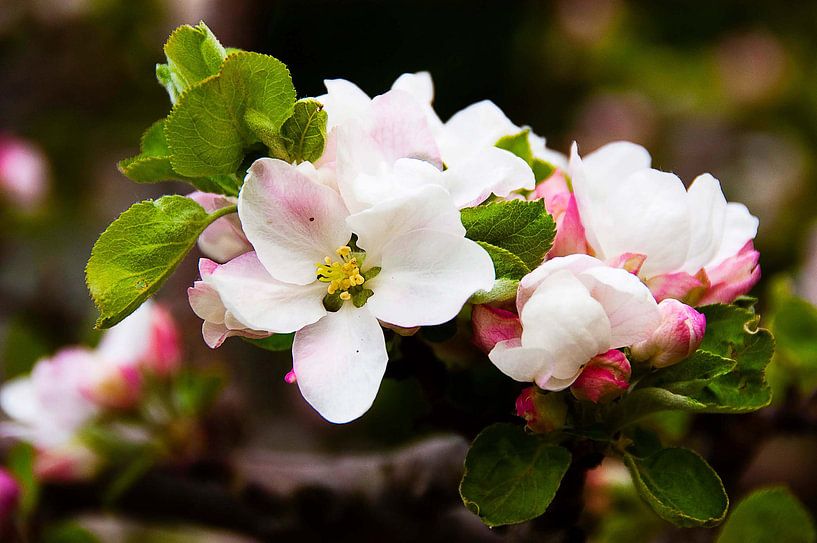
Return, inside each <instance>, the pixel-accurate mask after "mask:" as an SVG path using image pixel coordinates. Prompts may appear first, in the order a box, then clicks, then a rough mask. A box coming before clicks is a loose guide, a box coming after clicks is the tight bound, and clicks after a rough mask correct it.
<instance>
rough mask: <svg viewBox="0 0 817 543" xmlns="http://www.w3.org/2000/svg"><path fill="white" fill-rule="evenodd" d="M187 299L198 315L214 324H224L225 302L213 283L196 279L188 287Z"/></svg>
mask: <svg viewBox="0 0 817 543" xmlns="http://www.w3.org/2000/svg"><path fill="white" fill-rule="evenodd" d="M187 299H188V301H189V302H190V307H191V308H192V309H193V313H195V314H196V316H197V317H199V318H200V319H202V320H203V321H205V322H210V323H212V324H219V325H223V324H224V313H225V312H226V311H227V310H226V309H225V308H224V303H223V302H222V301H221V296H219V295H218V291H216V289H215V287H213V285H210V284H208V283H207V282H206V281H196V282H195V283H193V286H192V287H190V288H188V289H187Z"/></svg>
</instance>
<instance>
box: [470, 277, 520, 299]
mask: <svg viewBox="0 0 817 543" xmlns="http://www.w3.org/2000/svg"><path fill="white" fill-rule="evenodd" d="M517 290H519V281H517V280H516V279H497V280H496V281H494V288H492V289H491V290H490V291H489V292H485V291H484V290H480V291H478V292H475V293H474V294H473V296H471V298H470V299H469V300H468V301H469V302H471V303H472V304H490V303H494V302H507V301H509V300H513V299H514V298H516V291H517Z"/></svg>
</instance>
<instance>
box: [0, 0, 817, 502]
mask: <svg viewBox="0 0 817 543" xmlns="http://www.w3.org/2000/svg"><path fill="white" fill-rule="evenodd" d="M199 20H204V21H205V22H206V23H207V24H208V25H209V26H210V28H211V29H212V30H213V32H214V33H215V34H216V35H217V36H218V37H219V39H220V40H221V41H222V43H224V44H225V45H230V46H235V47H240V48H244V49H251V50H255V51H260V52H264V53H269V54H272V55H274V56H276V57H277V58H279V59H280V60H282V61H283V62H285V63H286V64H287V65H288V66H289V68H290V70H291V72H292V75H293V80H294V82H295V86H296V88H297V89H298V93H299V95H300V96H310V95H318V94H321V93H322V92H323V85H322V80H323V79H324V78H338V77H342V78H346V79H349V80H351V81H353V82H355V83H357V84H358V85H359V86H360V87H361V88H362V89H363V90H365V91H366V92H367V93H369V94H370V95H374V94H379V93H381V92H384V91H385V90H387V89H388V88H389V86H390V85H391V83H392V81H393V80H394V79H395V78H396V77H397V76H398V75H400V74H401V73H403V72H412V71H419V70H428V71H430V72H431V74H432V76H433V78H434V82H435V86H436V100H435V107H436V109H437V111H438V112H439V114H440V116H441V117H442V118H443V119H447V118H448V117H449V116H450V115H451V114H453V113H454V112H456V111H458V110H459V109H461V108H463V107H465V106H467V105H469V104H471V103H473V102H475V101H478V100H482V99H486V98H487V99H491V100H493V101H494V102H496V103H497V104H498V105H499V106H500V107H501V108H502V109H503V110H504V111H505V112H506V114H507V115H508V116H509V117H510V118H511V120H512V121H514V122H515V123H517V124H526V125H530V126H532V127H533V129H534V131H535V132H536V133H538V134H541V135H544V136H545V137H546V138H547V140H548V146H549V147H551V148H554V149H556V150H559V151H561V152H567V151H568V149H569V146H570V144H571V142H573V141H574V140H575V141H578V142H579V146H580V149H581V151H582V152H583V153H587V152H589V151H591V150H593V149H595V148H597V147H599V146H600V145H602V144H604V143H606V142H609V141H614V140H618V139H627V140H631V141H635V142H637V143H640V144H642V145H644V146H646V147H647V148H648V149H649V150H650V151H651V152H652V154H653V157H654V162H655V165H656V167H658V168H660V169H663V170H668V171H674V172H676V173H677V174H679V175H680V176H681V177H682V179H684V181H685V182H690V181H691V180H692V179H693V178H694V177H695V176H696V175H698V174H699V173H703V172H711V173H712V174H713V175H715V176H716V177H717V178H719V179H720V181H721V183H722V184H723V187H724V191H725V193H726V195H727V198H728V199H729V200H733V201H741V202H744V203H746V204H747V205H748V207H749V209H750V210H751V211H752V213H753V214H755V215H757V216H758V217H759V218H760V221H761V222H760V232H759V235H758V239H757V242H756V247H757V248H758V249H759V250H760V252H761V255H762V256H761V265H762V268H763V273H764V280H763V281H762V282H761V283H760V284H759V285H758V287H756V291H755V294H760V293H763V292H764V291H765V290H766V289H767V285H768V281H767V280H768V278H771V277H773V276H775V275H777V274H779V273H789V274H791V275H796V274H797V273H798V270H799V268H800V266H801V263H802V262H805V261H807V257H808V256H809V253H808V251H809V249H808V247H809V240H810V238H811V233H810V232H811V223H812V222H813V221H814V220H815V203H817V190H815V189H817V179H816V178H815V175H816V172H815V166H816V165H815V160H814V158H813V157H814V150H815V149H817V55H815V54H814V52H815V51H817V2H798V3H791V4H789V5H787V6H786V7H785V8H783V7H781V5H780V3H779V2H774V1H771V0H766V1H748V2H747V1H738V0H728V1H716V2H713V1H711V0H708V1H684V2H681V1H674V0H671V1H666V2H651V1H646V0H642V1H637V0H611V1H605V0H561V1H557V2H535V1H514V2H508V1H476V0H471V1H442V0H437V1H433V0H420V1H413V2H409V1H406V0H395V1H376V0H367V1H361V0H345V1H338V0H302V1H295V0H290V1H272V0H270V1H252V0H229V1H227V0H178V1H170V0H168V1H160V0H151V1H139V2H135V1H129V0H128V1H125V0H121V1H117V0H0V67H2V69H0V134H5V135H10V136H14V137H17V138H23V139H25V140H28V141H29V142H31V143H32V144H33V145H35V146H37V147H39V148H40V149H41V150H42V152H43V153H44V156H45V157H46V159H47V162H48V167H49V185H48V190H47V192H46V193H45V194H44V196H43V199H42V201H41V202H40V203H39V205H37V206H34V207H33V208H32V209H26V210H23V209H21V208H20V207H19V206H16V205H15V203H14V199H13V197H11V196H9V195H8V194H6V195H5V196H3V195H2V194H0V199H2V200H0V202H2V203H0V361H2V370H3V373H4V374H5V376H6V377H8V376H10V375H14V374H15V373H17V372H19V371H22V370H24V369H25V368H26V367H27V366H28V365H30V364H31V362H33V361H34V360H35V359H36V358H37V357H38V356H39V355H41V354H45V353H48V352H53V351H54V350H55V349H56V348H58V347H60V346H62V345H65V344H68V343H77V342H83V341H92V340H93V332H92V331H91V327H92V323H93V320H94V318H95V312H94V309H93V306H92V304H91V302H90V299H89V297H88V294H87V291H86V289H85V285H84V277H83V270H84V265H85V262H86V260H87V258H88V256H89V253H90V249H91V246H92V245H93V242H94V241H95V239H96V237H97V236H98V234H99V233H100V232H101V231H102V230H103V229H104V228H105V226H107V224H108V223H109V222H110V221H111V220H113V219H114V218H115V217H116V216H117V215H118V214H119V213H120V212H121V211H122V210H124V209H126V208H127V207H128V206H129V205H130V204H131V203H132V202H134V201H138V200H141V199H146V198H151V197H155V196H158V195H160V194H164V193H169V192H179V193H182V194H184V193H187V192H189V187H187V186H185V185H175V184H163V185H138V184H135V183H132V182H130V181H129V180H127V179H126V178H125V177H124V176H122V175H121V174H120V173H119V172H118V171H117V170H116V166H115V165H116V161H117V160H119V159H121V158H124V157H127V156H131V155H134V154H135V153H136V151H137V147H138V141H139V136H140V134H141V132H142V131H143V130H144V129H145V128H146V127H147V126H149V125H150V124H151V123H152V122H153V121H154V120H156V119H158V118H160V117H163V116H164V115H165V114H166V113H167V111H168V110H169V107H170V104H169V101H168V99H167V95H166V93H165V91H164V89H162V88H161V87H160V86H159V85H158V84H157V83H156V81H155V78H154V75H153V74H154V66H155V64H156V63H157V62H160V61H161V60H162V59H163V54H162V44H163V43H164V40H165V39H166V37H167V35H168V34H169V32H170V31H171V30H172V29H173V28H174V27H176V26H178V25H179V24H184V23H196V22H198V21H199ZM812 250H814V251H817V248H813V249H812ZM197 257H198V255H196V254H194V255H192V256H191V257H189V258H188V262H187V263H185V264H183V265H182V266H181V267H180V268H179V271H178V272H177V273H176V274H175V275H174V277H173V278H172V279H171V281H170V282H168V284H167V285H166V286H165V287H164V288H163V290H162V292H161V293H160V296H159V297H160V298H161V299H162V300H163V301H164V302H165V303H167V304H168V305H169V306H170V307H171V309H172V311H173V313H174V316H175V317H176V318H177V319H178V320H179V321H180V322H181V323H182V328H183V331H184V335H185V342H186V347H187V352H188V353H189V355H190V356H189V358H191V359H192V360H195V361H197V362H199V363H211V362H212V361H214V360H215V361H221V362H223V363H225V364H226V365H228V366H229V367H230V368H231V370H232V372H233V374H234V376H235V380H236V386H235V388H234V390H233V391H232V394H231V395H230V398H232V401H234V402H235V403H237V404H240V405H241V406H243V412H245V413H247V416H246V420H247V424H246V427H247V438H248V440H249V443H251V444H254V445H256V446H259V447H265V448H274V449H278V450H281V449H283V450H323V449H339V448H344V449H350V448H351V449H368V448H371V447H373V446H379V445H384V444H394V443H398V442H401V441H403V440H405V439H407V438H408V437H409V436H411V435H414V434H413V432H415V429H416V426H417V425H416V424H415V423H416V420H417V419H421V418H422V414H423V411H424V408H423V405H422V401H423V400H422V399H421V398H420V393H419V391H418V390H417V387H416V385H415V384H413V383H411V382H406V381H402V382H392V381H387V382H386V383H385V384H384V387H385V390H384V391H383V393H382V394H381V395H380V397H379V399H378V403H377V404H376V406H375V409H374V410H373V411H372V412H371V413H369V414H368V415H367V416H366V417H364V418H363V419H362V420H361V421H360V422H359V423H356V424H354V425H350V426H347V427H334V426H331V425H328V424H326V423H325V422H324V421H322V420H321V419H320V418H319V417H318V416H317V415H315V414H314V413H312V411H311V410H310V409H309V407H308V406H306V404H305V403H304V402H303V401H302V400H301V398H300V395H299V394H298V392H297V389H296V388H295V387H290V386H287V385H285V384H284V383H283V375H284V374H285V373H286V372H287V371H288V370H289V366H288V360H287V357H285V356H276V355H272V354H270V353H266V352H263V351H260V350H257V349H253V348H251V347H250V346H249V345H246V344H244V343H243V342H241V341H239V340H236V339H234V340H231V341H228V342H227V344H226V345H225V346H224V347H222V348H221V349H219V350H218V351H215V352H211V351H209V349H207V347H206V346H205V345H204V343H203V341H202V340H201V338H200V334H199V327H200V321H199V319H198V318H196V317H195V316H194V315H193V313H192V311H191V310H190V309H189V306H188V304H187V298H186V294H185V289H186V287H187V286H189V285H190V284H192V282H193V280H194V279H195V276H196V266H195V259H196V258H197ZM815 268H817V266H815ZM814 273H815V272H812V273H811V274H809V273H806V274H804V275H801V276H800V283H801V292H803V293H804V295H808V294H809V293H812V295H814V296H817V277H814V276H813V275H814ZM392 371H395V370H392ZM396 371H398V372H399V367H398V368H397V370H396ZM247 406H250V408H247ZM812 494H813V492H812ZM811 498H812V499H814V496H811Z"/></svg>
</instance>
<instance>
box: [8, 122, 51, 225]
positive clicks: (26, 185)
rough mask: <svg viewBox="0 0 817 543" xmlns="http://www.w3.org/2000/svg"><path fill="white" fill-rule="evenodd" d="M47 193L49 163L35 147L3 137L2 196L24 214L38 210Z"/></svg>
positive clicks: (21, 140) (19, 140) (9, 137)
mask: <svg viewBox="0 0 817 543" xmlns="http://www.w3.org/2000/svg"><path fill="white" fill-rule="evenodd" d="M47 190H48V161H47V159H46V157H45V155H44V154H43V152H42V151H41V150H40V149H39V148H38V147H36V146H35V145H33V144H32V143H30V142H28V141H25V140H23V139H20V138H16V137H13V136H3V135H0V195H4V196H5V197H6V198H7V199H8V200H9V201H10V202H11V203H13V204H14V205H17V206H19V207H20V208H21V209H23V210H24V211H32V210H33V209H35V208H37V207H38V206H39V205H40V204H41V203H42V201H43V199H44V198H45V196H46V191H47Z"/></svg>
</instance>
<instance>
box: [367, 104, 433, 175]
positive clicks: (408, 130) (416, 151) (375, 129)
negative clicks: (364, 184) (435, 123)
mask: <svg viewBox="0 0 817 543" xmlns="http://www.w3.org/2000/svg"><path fill="white" fill-rule="evenodd" d="M369 134H370V135H371V137H372V139H373V140H374V142H375V143H376V144H377V146H378V149H379V150H380V152H381V153H383V156H384V157H385V158H386V160H387V162H390V163H393V162H394V161H395V160H397V159H398V158H416V159H420V160H425V161H426V162H430V163H431V164H433V165H434V166H436V167H437V168H442V166H443V162H442V159H441V158H440V150H439V149H438V148H437V141H436V139H435V137H434V133H433V132H432V131H431V127H429V125H428V121H427V119H426V113H425V111H424V110H423V108H422V107H421V105H420V103H419V102H418V101H417V100H416V99H415V98H414V97H413V96H411V95H410V94H408V93H406V92H403V91H400V90H392V91H389V92H387V93H385V94H381V95H380V96H376V97H375V98H374V99H373V100H372V124H371V125H370V128H369Z"/></svg>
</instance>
